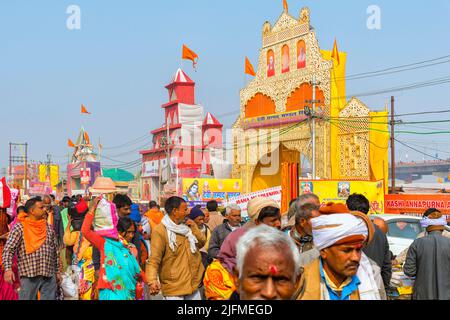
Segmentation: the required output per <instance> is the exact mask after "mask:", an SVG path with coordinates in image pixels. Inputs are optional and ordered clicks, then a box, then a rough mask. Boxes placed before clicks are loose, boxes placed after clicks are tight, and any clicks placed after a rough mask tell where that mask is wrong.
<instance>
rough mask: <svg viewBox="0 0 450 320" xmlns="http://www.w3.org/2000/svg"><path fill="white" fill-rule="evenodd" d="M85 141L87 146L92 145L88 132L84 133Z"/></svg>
mask: <svg viewBox="0 0 450 320" xmlns="http://www.w3.org/2000/svg"><path fill="white" fill-rule="evenodd" d="M84 140H86V144H91V141H90V140H89V136H88V134H87V132H86V131H85V132H84Z"/></svg>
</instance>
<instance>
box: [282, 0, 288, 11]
mask: <svg viewBox="0 0 450 320" xmlns="http://www.w3.org/2000/svg"><path fill="white" fill-rule="evenodd" d="M283 7H284V11H286V12H288V11H289V6H288V3H287V0H283Z"/></svg>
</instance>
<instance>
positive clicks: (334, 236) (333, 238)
mask: <svg viewBox="0 0 450 320" xmlns="http://www.w3.org/2000/svg"><path fill="white" fill-rule="evenodd" d="M311 223H312V232H313V239H314V245H315V246H316V247H317V249H318V250H319V251H320V250H323V249H326V248H329V247H332V246H334V245H339V244H349V243H352V244H354V243H361V244H362V243H364V241H365V240H366V239H367V237H368V228H367V224H366V222H365V221H363V220H362V219H359V218H357V217H356V216H354V215H352V214H332V215H321V216H319V217H317V218H314V219H311Z"/></svg>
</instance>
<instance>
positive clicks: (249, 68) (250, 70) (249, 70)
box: [245, 57, 256, 76]
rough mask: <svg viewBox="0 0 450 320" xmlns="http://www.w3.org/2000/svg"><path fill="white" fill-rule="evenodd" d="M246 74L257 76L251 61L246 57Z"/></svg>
mask: <svg viewBox="0 0 450 320" xmlns="http://www.w3.org/2000/svg"><path fill="white" fill-rule="evenodd" d="M245 73H246V74H249V75H251V76H256V73H255V69H254V68H253V66H252V64H251V62H250V60H248V58H247V57H245Z"/></svg>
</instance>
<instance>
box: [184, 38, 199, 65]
mask: <svg viewBox="0 0 450 320" xmlns="http://www.w3.org/2000/svg"><path fill="white" fill-rule="evenodd" d="M182 58H183V59H186V60H191V61H192V65H193V67H194V68H195V66H196V65H197V61H198V55H197V54H196V53H195V52H194V51H192V50H191V49H189V48H188V47H186V45H184V44H183V57H182Z"/></svg>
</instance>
